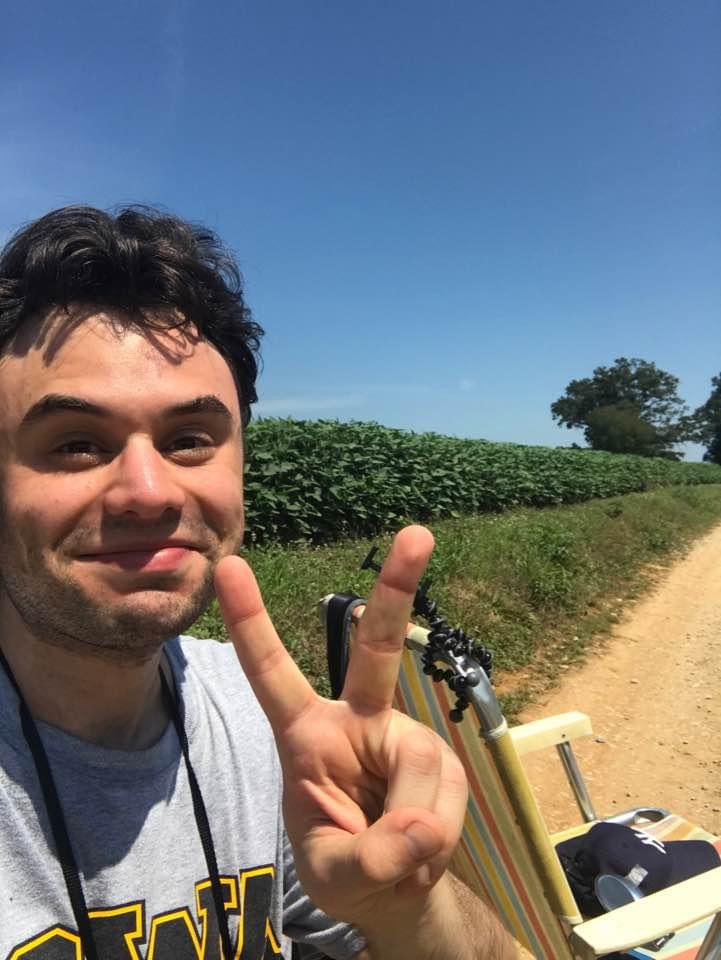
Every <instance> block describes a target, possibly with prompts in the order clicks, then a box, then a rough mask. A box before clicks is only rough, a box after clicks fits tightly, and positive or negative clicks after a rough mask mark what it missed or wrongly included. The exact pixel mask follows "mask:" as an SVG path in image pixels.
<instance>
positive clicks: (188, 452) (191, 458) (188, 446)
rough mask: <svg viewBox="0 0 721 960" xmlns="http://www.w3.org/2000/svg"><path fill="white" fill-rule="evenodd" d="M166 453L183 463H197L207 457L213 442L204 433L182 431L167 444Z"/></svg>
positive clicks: (212, 447) (213, 447) (213, 445)
mask: <svg viewBox="0 0 721 960" xmlns="http://www.w3.org/2000/svg"><path fill="white" fill-rule="evenodd" d="M167 449H168V453H169V454H170V455H171V456H173V457H174V458H175V459H176V460H182V461H183V462H184V463H198V462H200V461H203V460H207V459H209V458H210V457H211V456H212V454H213V450H214V449H215V443H214V441H213V440H212V438H211V437H209V436H207V435H206V434H202V433H201V434H199V433H184V434H182V435H181V436H179V437H176V438H175V439H174V440H173V441H172V442H171V443H169V444H168V448H167Z"/></svg>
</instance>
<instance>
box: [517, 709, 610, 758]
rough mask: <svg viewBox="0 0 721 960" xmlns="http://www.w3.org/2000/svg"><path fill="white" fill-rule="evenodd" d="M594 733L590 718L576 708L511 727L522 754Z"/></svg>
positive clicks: (518, 749) (519, 751)
mask: <svg viewBox="0 0 721 960" xmlns="http://www.w3.org/2000/svg"><path fill="white" fill-rule="evenodd" d="M592 733H593V729H592V728H591V720H590V718H589V717H587V716H586V714H585V713H579V712H578V711H576V710H574V711H571V712H570V713H559V714H558V715H557V716H555V717H543V719H542V720H533V721H531V723H522V724H520V726H518V727H511V736H512V737H513V742H514V744H515V745H516V750H517V751H518V753H519V754H520V755H521V756H522V755H523V754H524V753H532V752H533V751H534V750H542V749H543V748H544V747H555V746H556V745H557V744H559V743H570V742H571V741H572V740H577V739H578V737H590V736H591V734H592Z"/></svg>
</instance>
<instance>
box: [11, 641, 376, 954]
mask: <svg viewBox="0 0 721 960" xmlns="http://www.w3.org/2000/svg"><path fill="white" fill-rule="evenodd" d="M166 653H167V656H168V660H169V662H170V664H171V667H172V670H173V675H174V679H175V685H176V690H177V691H178V694H179V697H180V701H181V703H182V713H183V716H184V721H185V729H186V733H187V737H188V742H189V746H190V758H191V762H192V764H193V767H194V769H195V773H196V776H197V778H198V782H199V784H200V789H201V791H202V795H203V799H204V801H205V806H206V809H207V813H208V820H209V822H210V829H211V833H212V836H213V841H214V845H215V851H216V856H217V860H218V869H219V873H220V877H221V882H222V886H223V892H224V896H225V902H226V905H229V906H228V916H229V923H230V931H231V938H232V940H233V943H234V945H236V944H237V950H236V953H235V958H238V960H268V958H270V957H280V956H283V957H286V958H287V957H290V943H289V941H288V940H286V937H290V938H292V939H294V940H298V941H299V942H302V943H307V944H310V945H312V947H313V948H315V949H317V950H319V951H321V952H323V953H325V954H327V955H328V956H329V957H333V958H337V960H348V958H350V957H352V956H354V955H355V954H356V953H357V952H358V951H359V950H360V949H361V948H362V947H363V945H364V942H363V940H362V939H361V938H360V937H359V936H358V934H357V933H355V932H354V931H353V930H352V929H351V928H349V927H348V926H346V925H344V924H337V923H334V922H333V921H331V920H329V919H328V917H326V916H325V914H323V913H322V912H321V911H319V910H317V909H316V908H315V907H314V906H313V904H311V903H310V901H309V900H308V898H307V897H305V896H304V894H303V892H302V890H301V888H300V886H299V884H298V881H297V879H296V877H295V872H294V869H293V861H292V854H291V852H290V848H289V845H288V844H287V840H286V839H285V834H284V830H283V823H282V819H281V789H282V788H281V771H280V765H279V762H278V758H277V754H276V750H275V744H274V741H273V737H272V734H271V731H270V728H269V726H268V722H267V720H266V718H265V716H264V714H263V712H262V711H261V709H260V707H259V706H258V703H257V701H256V699H255V696H254V694H253V692H252V690H251V689H250V686H249V684H248V682H247V680H246V679H245V676H244V675H243V673H242V671H241V669H240V666H239V664H238V661H237V658H236V656H235V651H234V650H233V648H232V646H231V645H230V644H220V643H216V642H214V641H210V640H207V641H201V640H194V639H191V638H180V639H176V640H173V641H171V642H170V643H168V644H167V645H166ZM38 729H39V731H40V735H41V737H42V740H43V743H44V744H45V749H46V751H47V754H48V758H49V761H50V765H51V768H52V772H53V777H54V779H55V782H56V785H57V788H58V794H59V796H60V802H61V804H62V808H63V812H64V815H65V820H66V823H67V828H68V833H69V836H70V840H71V843H72V846H73V850H74V853H75V858H76V861H77V863H78V868H79V872H80V879H81V883H82V887H83V892H84V894H85V900H86V902H87V905H88V910H89V912H90V916H91V922H92V925H93V931H94V934H95V937H96V942H97V945H98V952H99V954H100V957H101V958H102V960H142V958H144V960H216V958H219V956H220V947H219V945H218V932H217V923H216V922H215V917H214V911H213V910H212V907H211V909H210V910H208V907H209V906H211V904H212V895H211V890H210V884H209V881H208V870H207V867H206V864H205V858H204V854H203V848H202V845H201V842H200V838H199V835H198V829H197V826H196V822H195V817H194V814H193V808H192V802H191V797H190V791H189V787H188V777H187V770H186V767H185V762H184V760H183V757H182V753H181V751H180V746H179V743H178V739H177V736H176V733H175V729H174V728H173V725H172V724H169V725H168V728H167V729H166V731H165V733H164V734H163V736H162V737H161V738H160V740H159V741H158V742H157V743H155V744H154V745H153V746H152V747H150V749H148V750H142V751H132V752H131V751H123V750H108V749H105V748H102V747H97V746H94V745H92V744H89V743H86V742H85V741H82V740H79V739H77V738H76V737H72V736H69V735H68V734H66V733H64V732H63V731H61V730H58V729H57V728H55V727H51V726H48V725H47V724H42V723H39V724H38ZM0 958H3V960H20V958H23V960H80V952H79V949H78V938H77V934H76V925H75V920H74V917H73V912H72V908H71V904H70V899H69V897H68V893H67V888H66V885H65V881H64V879H63V875H62V871H61V868H60V865H59V863H58V859H57V856H56V854H55V844H54V842H53V838H52V832H51V828H50V821H49V818H48V813H47V810H46V808H45V802H44V800H43V797H42V793H41V791H40V786H39V782H38V777H37V773H36V770H35V765H34V763H33V760H32V757H31V755H30V751H29V749H28V747H27V743H26V741H25V738H24V736H23V734H22V730H21V727H20V720H19V716H18V709H17V696H16V694H15V692H14V690H13V689H12V687H11V686H10V684H9V681H8V680H7V678H6V677H5V674H4V671H2V670H0Z"/></svg>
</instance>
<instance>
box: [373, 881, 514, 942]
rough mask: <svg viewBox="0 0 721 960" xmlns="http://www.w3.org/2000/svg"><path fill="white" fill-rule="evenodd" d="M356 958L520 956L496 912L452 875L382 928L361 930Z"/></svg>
mask: <svg viewBox="0 0 721 960" xmlns="http://www.w3.org/2000/svg"><path fill="white" fill-rule="evenodd" d="M363 932H364V933H365V935H366V937H367V939H368V949H367V950H364V951H363V952H362V953H360V954H359V955H358V960H518V957H519V953H518V949H517V946H516V944H515V942H514V941H513V940H512V939H511V937H509V935H508V934H507V933H506V931H505V930H504V929H503V926H502V925H501V923H500V922H499V921H498V919H497V918H496V916H495V914H494V913H493V912H492V911H491V910H490V909H489V907H487V906H486V905H485V904H484V903H483V902H482V901H481V900H479V899H478V898H477V897H476V896H475V895H474V894H473V893H471V892H470V890H469V889H468V888H467V887H466V886H465V885H464V884H462V883H460V881H458V880H456V879H455V878H454V877H453V876H452V875H451V874H449V873H446V875H445V876H444V877H443V878H442V879H441V880H440V881H439V882H438V884H436V886H435V887H434V889H433V891H432V894H431V895H430V896H429V898H428V899H427V900H426V901H423V903H422V906H419V909H418V910H417V911H415V912H410V913H409V914H408V915H407V916H403V917H399V918H397V922H396V923H393V924H392V925H390V926H389V927H388V928H386V929H378V930H371V929H369V930H364V931H363Z"/></svg>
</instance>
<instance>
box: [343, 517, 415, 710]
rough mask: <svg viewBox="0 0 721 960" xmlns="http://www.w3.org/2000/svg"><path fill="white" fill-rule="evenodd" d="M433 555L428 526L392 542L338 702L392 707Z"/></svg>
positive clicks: (411, 529)
mask: <svg viewBox="0 0 721 960" xmlns="http://www.w3.org/2000/svg"><path fill="white" fill-rule="evenodd" d="M432 552H433V534H432V533H431V532H430V530H428V529H427V528H426V527H421V526H416V525H414V526H410V527H404V528H403V530H401V531H400V532H399V533H398V534H396V537H395V539H394V541H393V545H392V546H391V549H390V552H389V554H388V557H387V558H386V560H385V563H384V564H383V569H382V570H381V572H380V574H379V575H378V579H377V580H376V582H375V584H374V586H373V590H372V591H371V595H370V597H369V599H368V605H367V607H366V609H365V612H364V614H363V618H362V620H361V622H360V624H359V626H358V630H357V634H356V638H355V640H354V642H353V651H352V653H351V659H350V664H349V665H348V673H347V674H346V682H345V684H344V686H343V693H342V698H343V699H344V700H347V701H349V702H351V703H353V704H354V705H355V706H357V707H361V708H365V709H369V708H370V709H374V710H381V709H384V708H385V707H389V706H390V705H391V703H392V702H393V694H394V692H395V688H396V683H397V681H398V669H399V667H400V662H401V654H402V652H403V642H404V640H405V636H406V627H407V624H408V618H409V617H410V614H411V609H412V607H413V599H414V597H415V593H416V588H417V587H418V581H419V580H420V578H421V576H422V575H423V571H424V570H425V569H426V566H427V565H428V561H429V559H430V556H431V553H432Z"/></svg>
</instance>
